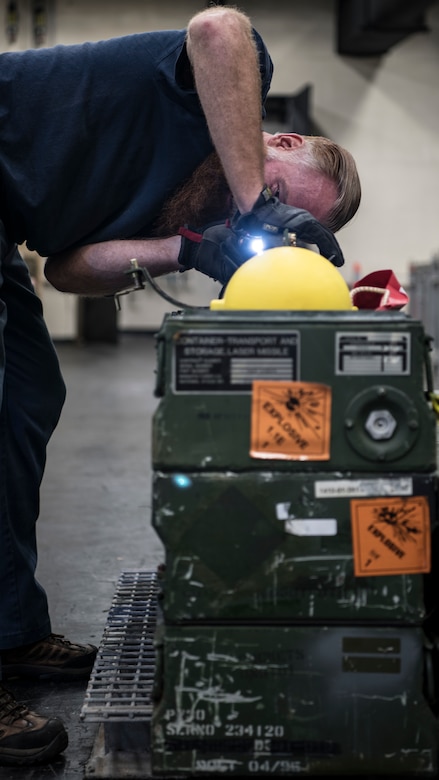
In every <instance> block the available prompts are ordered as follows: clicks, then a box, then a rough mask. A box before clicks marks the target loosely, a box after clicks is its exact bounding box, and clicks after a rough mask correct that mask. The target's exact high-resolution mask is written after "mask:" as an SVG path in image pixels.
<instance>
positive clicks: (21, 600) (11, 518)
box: [0, 222, 65, 676]
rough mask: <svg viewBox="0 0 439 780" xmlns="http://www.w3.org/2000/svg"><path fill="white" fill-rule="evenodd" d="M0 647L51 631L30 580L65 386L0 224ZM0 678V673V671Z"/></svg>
mask: <svg viewBox="0 0 439 780" xmlns="http://www.w3.org/2000/svg"><path fill="white" fill-rule="evenodd" d="M0 257H1V265H0V372H1V380H0V403H1V407H0V650H1V649H3V650H4V649H7V648H11V647H17V646H20V645H23V644H28V643H31V642H36V641H38V640H39V639H42V638H43V637H45V636H47V635H48V634H49V633H50V631H51V626H50V619H49V613H48V605H47V598H46V594H45V592H44V590H43V588H42V587H41V585H40V584H39V583H38V582H37V581H36V579H35V568H36V564H37V549H36V535H35V524H36V521H37V518H38V513H39V488H40V484H41V480H42V477H43V471H44V466H45V462H46V445H47V442H48V441H49V439H50V436H51V434H52V433H53V430H54V428H55V426H56V424H57V422H58V419H59V415H60V413H61V409H62V406H63V403H64V398H65V386H64V382H63V379H62V376H61V373H60V368H59V364H58V358H57V356H56V353H55V350H54V347H53V344H52V341H51V339H50V336H49V334H48V331H47V328H46V325H45V323H44V320H43V314H42V307H41V303H40V300H39V299H38V297H37V296H36V295H35V293H34V291H33V288H32V284H31V281H30V278H29V273H28V270H27V267H26V265H25V263H24V262H23V260H22V258H21V257H20V254H19V252H18V250H17V248H16V246H15V244H13V243H11V242H9V241H8V240H7V239H6V237H5V233H4V229H3V225H2V223H1V222H0ZM0 676H1V673H0Z"/></svg>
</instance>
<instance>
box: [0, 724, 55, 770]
mask: <svg viewBox="0 0 439 780" xmlns="http://www.w3.org/2000/svg"><path fill="white" fill-rule="evenodd" d="M68 742H69V738H68V736H67V732H65V731H64V732H60V733H59V734H57V735H56V736H55V737H54V738H53V740H52V742H50V743H49V744H48V745H44V746H43V747H41V748H34V749H33V750H13V749H8V748H2V747H1V746H0V766H26V765H33V764H43V763H44V764H45V763H47V762H48V761H50V760H51V759H52V758H55V757H56V756H58V755H59V754H60V753H62V752H63V750H65V749H66V747H67V745H68Z"/></svg>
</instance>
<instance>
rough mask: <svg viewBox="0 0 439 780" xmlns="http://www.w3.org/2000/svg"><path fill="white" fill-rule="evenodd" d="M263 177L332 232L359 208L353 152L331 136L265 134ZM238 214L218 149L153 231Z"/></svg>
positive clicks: (177, 195) (163, 231)
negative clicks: (334, 140)
mask: <svg viewBox="0 0 439 780" xmlns="http://www.w3.org/2000/svg"><path fill="white" fill-rule="evenodd" d="M263 135H264V143H265V146H266V161H265V181H266V184H268V186H269V187H270V188H271V189H272V191H273V193H274V194H275V195H278V197H279V200H281V201H282V202H283V203H287V204H288V205H290V206H297V207H298V208H303V209H306V210H307V211H309V212H310V213H311V214H312V215H313V216H314V217H315V218H316V219H318V220H319V221H320V222H322V224H323V225H325V227H327V228H329V229H330V230H332V231H333V232H336V231H337V230H340V228H341V227H343V225H345V224H346V223H347V222H349V220H350V219H352V217H353V216H354V214H355V212H356V211H357V209H358V206H359V203H360V197H361V188H360V182H359V178H358V173H357V169H356V166H355V162H354V160H353V157H352V155H351V154H350V153H349V152H347V151H346V150H345V149H343V148H342V147H340V146H338V144H335V143H334V142H332V141H330V140H329V139H327V138H323V137H320V136H303V135H298V134H297V133H276V134H274V135H270V134H269V133H264V134H263ZM233 213H234V207H233V201H232V198H231V195H230V190H229V188H228V185H227V182H226V179H225V176H224V172H223V169H222V166H221V163H220V160H219V158H218V155H217V154H216V152H213V153H212V154H211V155H209V157H207V159H206V160H205V161H204V162H202V163H201V165H200V166H199V167H198V168H197V169H196V170H195V171H194V173H193V174H192V176H191V177H190V179H189V180H188V181H187V182H186V183H185V184H183V186H182V187H181V188H180V189H179V190H178V191H177V192H176V193H175V194H174V195H173V196H172V197H171V198H170V199H169V201H168V202H167V203H165V205H164V208H163V210H162V213H161V214H160V216H159V218H158V220H157V222H156V225H155V230H154V234H155V235H160V236H164V235H173V234H174V233H175V232H176V231H177V230H178V228H179V227H180V226H181V225H184V224H190V225H192V226H194V227H202V226H203V225H206V224H207V223H209V222H214V221H219V220H226V219H227V218H228V217H231V216H232V215H233Z"/></svg>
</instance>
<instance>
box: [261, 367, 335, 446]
mask: <svg viewBox="0 0 439 780" xmlns="http://www.w3.org/2000/svg"><path fill="white" fill-rule="evenodd" d="M331 400H332V395H331V388H330V387H329V386H328V385H322V384H318V383H316V382H288V381H279V382H271V381H268V380H260V381H255V382H253V388H252V409H251V441H250V455H251V456H252V457H253V458H276V459H285V460H329V457H330V455H329V449H330V438H331Z"/></svg>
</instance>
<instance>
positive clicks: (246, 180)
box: [187, 7, 265, 213]
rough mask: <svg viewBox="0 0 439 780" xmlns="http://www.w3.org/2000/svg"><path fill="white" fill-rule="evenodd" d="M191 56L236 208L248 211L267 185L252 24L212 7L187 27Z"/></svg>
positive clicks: (229, 12) (200, 92)
mask: <svg viewBox="0 0 439 780" xmlns="http://www.w3.org/2000/svg"><path fill="white" fill-rule="evenodd" d="M187 48H188V56H189V59H190V61H191V64H192V68H193V71H194V78H195V85H196V89H197V92H198V96H199V98H200V102H201V105H202V107H203V111H204V113H205V116H206V120H207V124H208V127H209V131H210V134H211V136H212V140H213V142H214V144H215V148H216V150H217V152H218V154H219V157H220V160H221V163H222V166H223V168H224V173H225V175H226V179H227V181H228V184H229V187H230V189H231V191H232V194H233V197H234V200H235V203H236V205H237V207H238V209H239V211H241V213H245V212H247V211H250V210H251V208H252V206H253V205H254V203H255V202H256V200H257V198H258V196H259V193H260V192H261V190H262V187H263V183H264V157H265V154H264V145H263V140H262V106H261V81H260V73H259V63H258V56H257V50H256V46H255V43H254V41H253V37H252V28H251V23H250V20H249V19H248V18H247V17H246V16H245V15H244V14H242V13H240V12H239V11H235V10H233V9H226V8H220V7H217V8H214V9H209V10H207V11H202V12H201V13H199V14H197V15H196V16H195V17H193V19H192V20H191V22H190V23H189V25H188V38H187Z"/></svg>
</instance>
